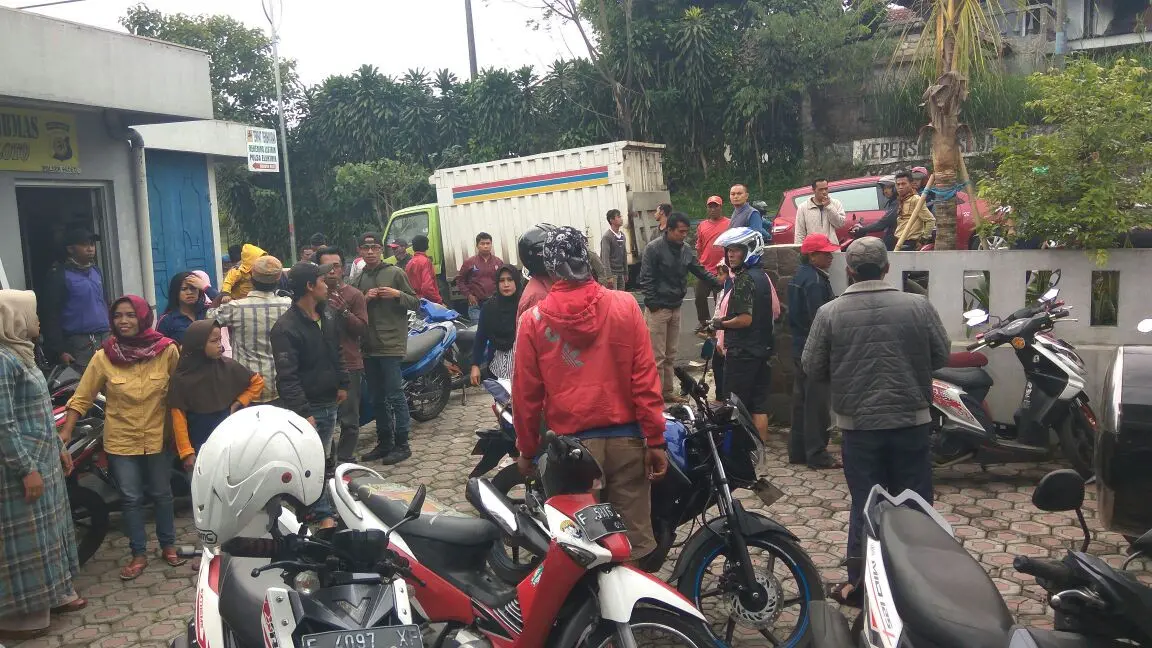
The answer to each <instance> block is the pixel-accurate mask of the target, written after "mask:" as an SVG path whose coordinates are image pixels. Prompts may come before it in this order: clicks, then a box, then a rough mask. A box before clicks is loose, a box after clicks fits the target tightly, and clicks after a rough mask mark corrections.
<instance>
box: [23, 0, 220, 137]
mask: <svg viewBox="0 0 1152 648" xmlns="http://www.w3.org/2000/svg"><path fill="white" fill-rule="evenodd" d="M0 61H3V62H4V72H3V73H2V74H0V97H9V98H17V97H18V98H20V99H22V100H28V101H38V102H54V103H65V104H73V105H78V106H100V107H106V108H114V109H119V110H123V111H126V112H132V113H139V114H142V115H141V120H136V121H135V123H144V121H167V120H168V119H165V117H168V118H178V119H212V91H211V80H210V78H209V75H208V54H207V53H206V52H202V51H200V50H196V49H192V48H188V47H183V46H180V45H173V44H170V43H163V42H160V41H156V40H151V39H148V38H138V37H135V36H129V35H128V34H123V33H119V32H114V31H111V30H105V29H98V28H95V27H89V26H86V25H78V24H75V23H70V22H65V21H62V20H56V19H54V18H48V17H45V16H40V15H38V14H34V13H29V12H26V11H16V10H14V9H9V8H4V7H0ZM143 114H146V115H143Z"/></svg>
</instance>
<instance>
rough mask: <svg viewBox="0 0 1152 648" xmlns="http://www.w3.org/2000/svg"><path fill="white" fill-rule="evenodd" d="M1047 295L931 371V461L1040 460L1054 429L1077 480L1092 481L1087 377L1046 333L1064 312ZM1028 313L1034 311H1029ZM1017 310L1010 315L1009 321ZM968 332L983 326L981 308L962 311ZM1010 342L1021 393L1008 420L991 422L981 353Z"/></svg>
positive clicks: (1070, 351)
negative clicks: (946, 364)
mask: <svg viewBox="0 0 1152 648" xmlns="http://www.w3.org/2000/svg"><path fill="white" fill-rule="evenodd" d="M1055 297H1056V291H1055V289H1053V290H1052V291H1050V292H1049V293H1048V294H1046V295H1045V298H1046V299H1045V300H1044V303H1043V305H1042V307H1040V308H1033V309H1026V310H1025V311H1024V313H1022V315H1023V316H1021V317H1017V318H1016V319H1010V320H1008V321H1007V322H1004V321H1001V322H999V323H998V324H997V326H996V327H994V328H992V329H990V330H988V331H985V332H984V333H981V334H979V335H978V336H977V340H976V341H975V342H973V343H972V344H970V345H968V348H967V350H968V353H961V354H952V359H951V362H950V363H949V364H950V365H951V366H949V367H947V368H945V369H940V370H938V371H936V372H934V373H933V380H932V414H933V430H932V455H933V456H932V459H933V462H934V463H935V465H936V466H938V467H939V466H949V465H953V464H956V463H960V462H963V461H967V460H971V459H975V460H976V461H979V462H980V463H985V464H986V463H1008V462H1016V461H1043V460H1045V459H1048V458H1049V457H1050V456H1051V450H1050V448H1049V431H1055V433H1056V437H1057V439H1058V440H1059V442H1060V448H1061V450H1062V451H1063V453H1064V456H1065V457H1066V458H1067V459H1068V461H1069V462H1070V463H1071V464H1072V466H1073V467H1074V468H1076V470H1078V471H1079V472H1080V474H1081V475H1084V476H1085V477H1088V476H1091V475H1092V471H1093V467H1092V461H1093V459H1092V457H1093V444H1094V443H1095V438H1096V415H1095V414H1094V413H1093V412H1092V407H1091V406H1090V405H1089V404H1088V395H1087V394H1086V393H1085V391H1084V387H1085V385H1086V383H1087V381H1088V372H1087V369H1086V368H1085V366H1084V361H1083V360H1081V358H1080V356H1079V355H1077V353H1076V350H1075V349H1074V348H1073V347H1072V345H1070V344H1068V343H1067V342H1064V341H1063V340H1060V339H1058V338H1056V337H1054V336H1052V335H1050V334H1049V331H1051V330H1052V329H1053V327H1054V326H1055V323H1056V322H1058V321H1060V320H1062V319H1064V318H1066V317H1068V314H1069V310H1068V308H1067V307H1065V306H1063V304H1062V303H1060V302H1055ZM1029 313H1032V314H1029ZM1017 314H1021V312H1020V311H1017V313H1014V314H1013V317H1015V316H1016V315H1017ZM965 316H966V318H967V324H968V326H970V327H973V326H979V325H981V324H984V323H986V322H987V321H988V314H987V313H985V312H984V311H982V310H973V311H968V312H967V313H965ZM1003 345H1009V346H1011V347H1012V348H1013V349H1015V351H1016V357H1017V358H1018V359H1019V360H1020V363H1021V364H1022V365H1023V367H1024V377H1025V383H1024V395H1023V398H1022V400H1021V403H1020V407H1019V409H1017V410H1016V414H1015V416H1014V417H1013V418H1014V421H1013V422H1012V423H999V422H995V421H993V420H992V416H991V414H990V412H989V410H988V408H987V404H986V402H985V398H986V397H987V395H988V392H989V390H991V389H992V386H993V380H992V376H990V375H989V374H988V372H987V371H985V369H984V366H986V365H987V364H988V358H987V356H985V355H984V354H982V353H978V352H977V351H978V350H979V349H983V348H995V347H999V346H1003Z"/></svg>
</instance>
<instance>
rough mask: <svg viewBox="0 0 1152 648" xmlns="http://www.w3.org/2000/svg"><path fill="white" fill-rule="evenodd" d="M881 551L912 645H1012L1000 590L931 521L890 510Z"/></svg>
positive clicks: (962, 647) (917, 514) (1008, 614)
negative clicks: (1009, 642)
mask: <svg viewBox="0 0 1152 648" xmlns="http://www.w3.org/2000/svg"><path fill="white" fill-rule="evenodd" d="M880 547H881V550H880V554H881V557H882V558H883V560H884V568H885V570H886V571H887V573H888V580H889V587H890V589H891V591H892V599H893V601H894V602H895V604H896V611H897V613H898V614H899V615H900V619H901V620H902V621H903V622H904V630H905V633H906V634H908V635H909V636H908V639H910V640H911V641H910V644H911V645H914V646H918V645H921V644H924V645H930V646H938V647H939V648H1003V647H1004V646H1006V645H1008V637H1009V634H1010V632H1011V629H1012V625H1013V619H1012V613H1011V612H1009V611H1008V606H1006V605H1005V604H1004V599H1003V598H1001V596H1000V592H999V591H998V590H997V589H996V585H995V584H994V583H993V582H992V579H991V578H989V577H988V574H987V573H985V572H984V568H983V567H981V566H980V563H978V562H976V560H975V559H974V558H973V557H972V556H970V555H969V554H968V552H967V551H966V550H965V549H964V547H962V546H961V545H960V543H959V542H957V541H956V539H955V538H953V537H952V536H951V535H950V534H949V533H948V532H947V531H945V530H944V529H943V528H941V527H940V526H939V525H938V524H936V522H935V521H933V520H932V518H930V517H928V516H927V515H924V514H923V513H921V512H919V511H916V510H914V509H910V508H904V507H891V508H887V509H886V510H884V512H883V514H882V516H881V518H880Z"/></svg>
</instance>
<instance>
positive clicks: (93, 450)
mask: <svg viewBox="0 0 1152 648" xmlns="http://www.w3.org/2000/svg"><path fill="white" fill-rule="evenodd" d="M104 407H105V403H104V396H103V395H97V397H96V400H95V402H94V403H93V405H92V409H91V410H90V411H89V412H88V414H87V415H86V416H85V417H84V418H82V419H80V420H79V421H77V422H76V427H75V428H73V430H72V440H71V441H70V442H69V443H68V453H69V454H70V455H72V472H71V473H69V474H68V476H67V477H66V478H65V479H66V481H67V484H68V504H69V506H70V508H71V510H72V525H73V527H74V528H75V529H76V553H77V556H78V558H79V559H80V564H81V565H83V564H84V563H86V562H88V561H89V560H91V559H92V556H94V555H96V551H97V550H98V549H100V545H102V544H104V538H106V537H107V536H108V528H109V522H108V516H109V513H110V511H111V508H112V507H111V506H110V505H109V503H108V501H107V500H106V499H105V498H104V496H103V495H102V494H101V492H106V491H107V490H108V489H107V488H105V487H103V485H104V484H106V483H107V482H105V481H104V480H105V479H111V475H110V474H109V473H108V472H107V470H108V465H107V460H106V459H105V458H104ZM64 417H65V412H64V406H63V405H60V406H58V407H57V408H56V409H55V411H54V412H53V418H54V420H55V422H56V430H57V432H59V430H60V428H61V427H62V426H63V425H64ZM101 460H103V462H104V465H103V467H101V466H99V465H98V462H100V461H101ZM113 487H114V486H113ZM97 489H99V490H97Z"/></svg>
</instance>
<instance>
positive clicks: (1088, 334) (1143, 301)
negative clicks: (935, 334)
mask: <svg viewBox="0 0 1152 648" xmlns="http://www.w3.org/2000/svg"><path fill="white" fill-rule="evenodd" d="M888 256H889V263H890V264H891V271H890V272H889V273H888V276H887V278H886V280H887V281H888V282H889V283H891V284H892V285H894V286H898V285H900V284H901V278H902V276H903V275H902V273H903V272H905V271H908V270H927V271H928V272H929V286H928V292H929V300H930V301H931V302H932V304H933V305H934V306H935V307H936V310H937V311H938V312H939V313H940V318H941V319H942V320H943V322H944V326H945V327H946V328H947V329H948V334H949V336H950V337H951V338H952V344H953V350H955V351H961V350H963V348H964V347H965V346H966V345H967V344H968V343H969V342H970V341H971V340H970V339H969V338H968V335H967V332H966V331H965V327H964V320H963V318H962V317H961V314H962V313H963V311H964V301H963V293H964V275H965V274H974V273H978V272H980V271H984V270H987V271H989V272H990V273H991V274H990V277H991V281H990V284H991V289H990V295H989V299H990V301H991V307H990V312H991V314H992V315H999V316H1003V315H1007V314H1008V313H1011V312H1013V311H1015V310H1017V309H1019V308H1021V307H1022V306H1024V305H1025V304H1024V299H1025V291H1026V285H1025V279H1024V277H1025V272H1026V271H1027V270H1057V269H1059V270H1060V271H1061V279H1060V283H1059V285H1058V286H1057V287H1058V288H1059V289H1060V299H1062V300H1064V301H1065V302H1066V303H1067V304H1068V305H1069V306H1072V307H1073V308H1072V315H1071V316H1070V318H1069V319H1078V320H1079V321H1076V322H1070V321H1065V322H1062V323H1059V324H1057V325H1056V330H1055V335H1056V336H1057V337H1059V338H1061V339H1063V340H1065V341H1067V342H1069V343H1071V344H1073V345H1075V346H1076V350H1077V352H1078V353H1079V354H1080V356H1081V357H1082V358H1083V359H1084V362H1085V364H1086V365H1087V366H1088V371H1089V376H1088V378H1089V384H1088V388H1087V391H1088V397H1089V398H1090V399H1091V400H1092V405H1093V408H1094V409H1095V411H1096V412H1097V413H1098V412H1099V411H1100V395H1101V391H1102V389H1103V385H1104V374H1105V372H1106V370H1107V368H1108V364H1109V363H1110V362H1111V360H1112V354H1113V352H1114V350H1115V348H1116V346H1117V345H1120V344H1152V336H1148V335H1144V334H1141V333H1139V332H1138V331H1137V330H1136V324H1137V322H1139V321H1140V320H1142V319H1144V318H1147V317H1152V299H1150V298H1149V288H1148V286H1149V273H1148V269H1149V268H1152V250H1111V251H1110V254H1109V257H1108V260H1107V262H1106V263H1105V264H1104V265H1099V266H1098V265H1097V264H1096V262H1095V256H1094V255H1093V254H1092V253H1088V252H1084V251H1072V250H1011V251H983V252H981V251H971V252H930V253H918V252H897V253H889V255H888ZM1093 270H1118V271H1119V272H1120V300H1119V322H1118V325H1117V326H1091V323H1090V314H1091V305H1092V300H1091V297H1092V286H1091V281H1092V271H1093ZM969 271H972V272H969ZM830 272H831V277H832V286H833V289H834V290H835V291H836V293H837V294H840V293H841V292H843V291H844V289H845V288H846V287H847V275H846V273H845V268H844V255H842V254H837V255H836V259H835V262H834V263H833V266H832V269H831V271H830ZM985 353H986V354H987V355H988V359H989V366H988V370H989V373H991V374H992V376H993V378H995V380H996V383H997V384H996V387H994V388H993V390H992V392H991V393H990V394H989V398H988V403H989V406H990V407H991V408H992V413H993V416H994V417H995V418H996V420H998V421H1010V420H1011V417H1012V413H1013V412H1014V411H1015V410H1016V408H1017V407H1018V406H1019V403H1020V397H1021V395H1022V392H1023V385H1024V374H1023V371H1022V370H1021V369H1020V362H1019V361H1018V360H1017V359H1016V355H1015V353H1014V352H1013V351H1012V350H1011V349H1009V348H998V349H989V350H986V351H985Z"/></svg>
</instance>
